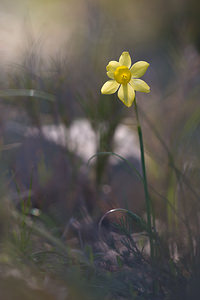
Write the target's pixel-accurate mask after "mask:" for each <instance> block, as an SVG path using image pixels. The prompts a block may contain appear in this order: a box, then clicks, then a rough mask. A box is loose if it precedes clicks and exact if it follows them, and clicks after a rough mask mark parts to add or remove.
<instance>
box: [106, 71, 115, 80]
mask: <svg viewBox="0 0 200 300" xmlns="http://www.w3.org/2000/svg"><path fill="white" fill-rule="evenodd" d="M107 75H108V77H109V78H111V79H114V72H111V71H108V72H107Z"/></svg>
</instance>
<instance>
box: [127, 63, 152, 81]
mask: <svg viewBox="0 0 200 300" xmlns="http://www.w3.org/2000/svg"><path fill="white" fill-rule="evenodd" d="M148 66H149V63H147V62H146V61H138V62H136V63H135V64H133V65H132V67H131V69H130V70H131V74H132V76H133V77H134V78H140V77H142V76H143V75H144V74H145V72H146V70H147V68H148Z"/></svg>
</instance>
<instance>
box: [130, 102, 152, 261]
mask: <svg viewBox="0 0 200 300" xmlns="http://www.w3.org/2000/svg"><path fill="white" fill-rule="evenodd" d="M134 105H135V114H136V120H137V131H138V137H139V142H140V156H141V164H142V173H143V185H144V193H145V202H146V213H147V225H148V230H149V242H150V249H151V258H153V257H154V245H153V239H152V205H151V199H150V196H149V191H148V183H147V176H146V165H145V157H144V143H143V136H142V128H141V125H140V121H139V115H138V109H137V102H136V97H135V100H134Z"/></svg>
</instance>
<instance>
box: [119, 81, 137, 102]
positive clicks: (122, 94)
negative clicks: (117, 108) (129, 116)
mask: <svg viewBox="0 0 200 300" xmlns="http://www.w3.org/2000/svg"><path fill="white" fill-rule="evenodd" d="M118 97H119V99H120V100H121V101H122V102H123V103H124V104H125V105H126V106H127V107H130V106H131V105H132V103H133V100H134V99H135V91H134V89H133V88H132V87H131V85H130V84H122V85H121V86H120V88H119V91H118Z"/></svg>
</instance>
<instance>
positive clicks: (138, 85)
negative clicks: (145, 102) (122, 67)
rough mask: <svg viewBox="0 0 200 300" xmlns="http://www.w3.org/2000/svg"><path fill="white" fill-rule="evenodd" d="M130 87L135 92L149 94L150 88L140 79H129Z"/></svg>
mask: <svg viewBox="0 0 200 300" xmlns="http://www.w3.org/2000/svg"><path fill="white" fill-rule="evenodd" d="M130 84H131V86H132V87H133V89H134V90H135V91H137V92H143V93H149V92H150V87H149V86H148V84H147V83H146V82H145V81H144V80H141V79H131V81H130Z"/></svg>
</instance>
